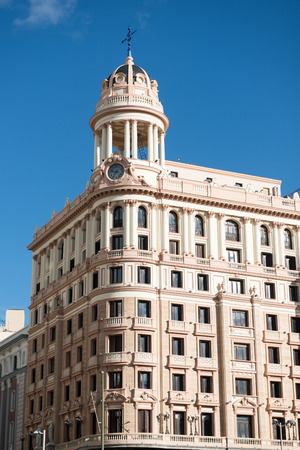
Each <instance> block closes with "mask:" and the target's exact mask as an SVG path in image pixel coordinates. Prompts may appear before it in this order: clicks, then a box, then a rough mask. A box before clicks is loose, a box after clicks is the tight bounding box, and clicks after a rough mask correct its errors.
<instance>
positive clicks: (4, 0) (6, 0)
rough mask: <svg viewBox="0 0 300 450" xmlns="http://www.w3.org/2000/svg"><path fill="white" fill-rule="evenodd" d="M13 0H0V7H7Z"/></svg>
mask: <svg viewBox="0 0 300 450" xmlns="http://www.w3.org/2000/svg"><path fill="white" fill-rule="evenodd" d="M11 2H12V0H0V8H6V7H7V6H9V5H10V4H11Z"/></svg>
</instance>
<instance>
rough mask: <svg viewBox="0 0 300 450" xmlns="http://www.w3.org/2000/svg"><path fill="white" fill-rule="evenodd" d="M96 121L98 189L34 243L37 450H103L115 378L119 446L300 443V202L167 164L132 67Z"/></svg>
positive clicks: (240, 177) (149, 103)
mask: <svg viewBox="0 0 300 450" xmlns="http://www.w3.org/2000/svg"><path fill="white" fill-rule="evenodd" d="M90 124H91V128H92V130H93V132H94V136H95V149H94V171H93V174H92V177H91V182H90V183H87V187H86V190H85V192H83V193H82V194H81V195H80V196H79V197H77V198H76V199H75V200H74V201H73V202H72V203H70V202H69V201H68V199H67V201H66V205H65V207H64V209H63V210H62V211H60V212H59V213H58V214H56V213H55V212H54V213H53V215H52V218H51V220H50V221H49V222H48V223H47V224H46V225H45V226H43V227H42V228H41V229H40V230H36V232H35V234H34V239H33V242H32V243H31V244H30V246H29V249H30V250H32V252H33V271H32V299H31V305H30V333H29V359H28V377H27V380H28V383H27V402H26V412H27V414H26V436H27V437H26V439H27V441H26V445H27V447H26V448H28V449H31V448H32V447H33V446H35V438H33V437H32V435H31V433H33V432H34V431H35V430H36V429H37V427H38V426H40V427H41V429H46V431H47V433H46V436H47V437H46V439H47V443H48V444H50V446H51V445H56V448H58V449H64V448H68V447H71V446H72V448H82V449H83V448H98V447H99V445H100V441H99V439H100V437H101V436H100V428H98V423H97V422H99V421H101V420H102V418H101V400H102V395H101V377H100V373H99V372H100V371H104V379H105V383H104V397H103V400H104V403H105V415H104V418H103V419H104V432H105V436H104V440H105V445H106V447H107V448H108V447H117V446H118V447H120V446H127V447H140V446H141V445H143V446H146V447H148V446H152V447H153V446H155V447H158V448H162V447H164V448H172V447H175V446H176V447H183V446H189V447H201V448H202V447H203V446H206V447H210V448H257V449H258V448H259V449H265V448H270V449H275V448H278V446H279V445H280V442H279V430H280V427H279V424H280V423H281V424H282V425H283V427H282V431H283V435H284V436H283V437H284V439H285V440H286V441H287V442H284V443H285V444H286V446H287V447H288V446H290V447H292V446H294V447H297V446H299V441H300V421H299V420H298V414H299V412H300V346H299V344H300V313H299V270H298V269H299V261H300V222H299V217H300V200H299V199H298V197H297V196H295V198H293V199H290V198H282V197H281V196H280V185H281V183H280V181H278V180H271V179H267V178H260V177H255V176H250V175H245V174H238V173H231V172H225V171H222V170H216V169H209V168H204V167H199V166H194V165H190V164H183V163H177V162H176V163H175V162H171V161H166V160H165V143H164V139H165V133H166V130H167V127H168V119H167V117H166V116H165V115H164V112H163V108H162V105H161V103H160V102H159V99H158V95H157V83H156V81H153V80H151V79H150V78H149V77H148V75H147V74H146V72H144V71H143V69H141V68H139V67H138V66H136V65H134V63H133V61H132V58H131V57H128V58H127V60H126V64H125V65H123V66H120V67H119V68H118V69H116V70H115V71H114V72H113V73H112V74H111V76H110V77H109V78H108V79H106V80H104V81H103V82H102V95H101V98H100V101H99V103H98V104H97V107H96V113H95V115H94V116H93V117H92V119H91V121H90ZM95 412H96V414H95ZM274 419H277V420H278V424H277V425H274V424H273V421H274ZM289 438H291V439H290V441H289ZM293 438H295V439H293ZM288 441H289V442H288Z"/></svg>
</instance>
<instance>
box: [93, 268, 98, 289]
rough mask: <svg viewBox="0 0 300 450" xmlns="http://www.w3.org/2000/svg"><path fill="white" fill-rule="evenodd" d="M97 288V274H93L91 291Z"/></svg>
mask: <svg viewBox="0 0 300 450" xmlns="http://www.w3.org/2000/svg"><path fill="white" fill-rule="evenodd" d="M97 287H98V272H94V273H93V289H96V288H97Z"/></svg>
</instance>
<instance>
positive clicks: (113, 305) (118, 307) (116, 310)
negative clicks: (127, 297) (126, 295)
mask: <svg viewBox="0 0 300 450" xmlns="http://www.w3.org/2000/svg"><path fill="white" fill-rule="evenodd" d="M109 317H122V300H113V301H111V302H109Z"/></svg>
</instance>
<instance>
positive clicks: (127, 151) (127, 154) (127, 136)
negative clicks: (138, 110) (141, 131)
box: [124, 120, 130, 158]
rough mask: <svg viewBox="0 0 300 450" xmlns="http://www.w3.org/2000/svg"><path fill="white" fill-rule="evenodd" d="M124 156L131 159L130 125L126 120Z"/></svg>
mask: <svg viewBox="0 0 300 450" xmlns="http://www.w3.org/2000/svg"><path fill="white" fill-rule="evenodd" d="M124 156H125V158H130V123H129V120H125V124H124Z"/></svg>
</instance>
